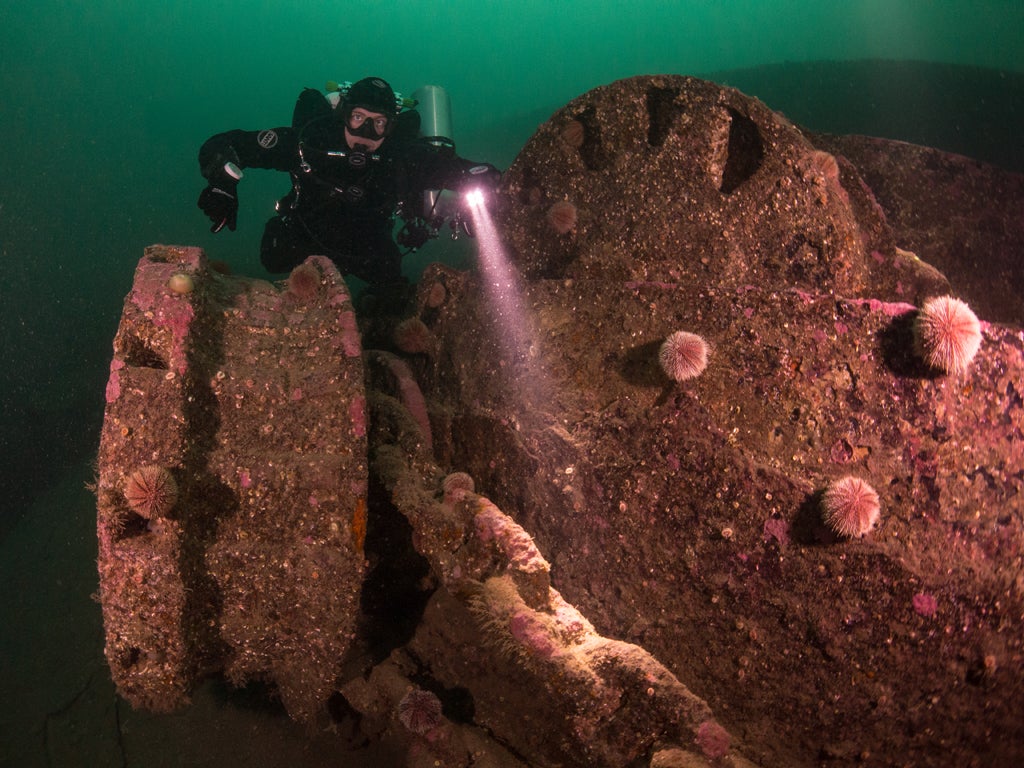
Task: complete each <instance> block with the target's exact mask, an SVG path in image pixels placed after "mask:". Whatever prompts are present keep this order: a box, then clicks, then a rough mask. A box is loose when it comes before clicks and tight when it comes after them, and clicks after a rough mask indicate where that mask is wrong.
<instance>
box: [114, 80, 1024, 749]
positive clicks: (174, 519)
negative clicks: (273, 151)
mask: <svg viewBox="0 0 1024 768" xmlns="http://www.w3.org/2000/svg"><path fill="white" fill-rule="evenodd" d="M823 146H825V144H824V143H822V141H821V140H820V139H819V140H818V143H815V138H814V137H812V136H810V135H808V134H805V133H804V132H802V131H801V130H799V129H798V128H797V127H795V126H793V125H792V124H790V123H789V122H788V121H787V120H786V119H785V118H783V117H782V116H781V115H778V114H777V113H774V112H772V111H771V110H770V109H768V108H767V107H766V106H765V105H763V104H761V103H760V102H758V101H756V100H755V99H751V98H749V97H746V96H744V95H743V94H740V93H738V92H736V91H735V90H732V89H729V88H723V87H720V86H717V85H715V84H713V83H707V82H704V81H700V80H695V79H692V78H684V77H674V76H658V77H643V78H633V79H630V80H625V81H620V82H618V83H614V84H612V85H609V86H606V87H603V88H599V89H596V90H594V91H591V92H589V93H587V94H584V95H582V96H580V97H579V98H577V99H575V100H573V101H572V102H570V103H569V104H567V105H566V106H565V107H564V108H562V109H561V110H559V111H558V112H556V113H555V114H554V115H553V116H552V118H551V119H550V120H549V121H548V122H547V123H545V124H544V125H542V126H541V127H540V128H539V129H538V131H537V133H536V134H535V135H534V137H533V138H532V139H531V140H530V142H529V143H528V144H527V145H526V146H525V147H524V149H523V150H522V152H521V153H520V155H519V157H518V158H517V160H516V161H515V163H514V164H513V165H512V167H511V168H510V169H509V171H508V173H507V174H506V177H505V190H504V191H505V192H506V195H505V200H504V205H503V206H502V207H501V208H500V209H499V210H497V212H496V215H495V219H496V222H497V228H498V230H499V231H500V232H501V235H502V240H503V241H504V244H505V246H506V247H507V248H508V251H509V253H508V256H509V257H510V260H511V262H512V263H514V265H515V267H516V268H517V269H518V271H519V273H520V275H521V277H522V283H521V288H522V291H521V296H519V306H518V307H517V309H520V310H522V316H521V317H519V318H516V319H518V320H521V321H522V323H523V324H524V327H521V328H517V329H514V332H510V331H509V328H508V326H507V323H508V322H509V319H510V316H509V314H508V313H503V309H504V307H501V306H499V304H498V302H497V301H496V300H495V298H494V297H493V296H492V295H491V294H490V293H489V291H490V289H491V288H492V287H493V286H492V285H491V284H490V282H489V281H488V280H487V279H485V278H483V277H481V276H480V274H478V273H477V272H476V271H468V272H464V271H457V270H453V269H450V268H447V267H443V266H440V265H434V266H432V267H429V268H428V269H427V270H426V271H425V273H424V275H423V277H422V279H421V281H420V284H419V286H418V289H417V295H416V297H415V302H414V304H413V306H411V307H410V308H409V313H408V314H409V317H407V318H406V320H405V321H404V322H402V323H399V324H398V327H396V329H395V330H396V335H395V336H394V344H393V347H394V348H393V349H392V348H387V349H373V350H364V349H363V348H362V344H363V339H365V338H371V335H370V334H369V333H367V334H365V335H364V336H363V337H361V336H360V333H359V330H358V328H357V325H356V315H355V313H354V311H353V307H352V303H351V301H350V299H349V295H348V292H347V289H346V287H345V285H344V283H343V281H342V280H341V278H340V277H339V275H338V274H337V272H336V271H335V269H334V267H333V266H332V265H331V263H330V262H329V261H327V260H326V259H322V258H319V257H312V258H311V259H310V260H309V261H307V262H306V263H305V264H303V265H301V266H300V267H299V268H297V269H296V271H295V272H293V274H292V276H291V277H290V278H289V279H288V281H287V282H286V283H285V284H283V285H282V286H276V285H272V284H270V283H266V282H263V281H257V280H250V279H246V278H241V277H231V276H226V275H222V274H219V273H217V272H215V271H213V270H211V269H210V266H209V264H208V263H207V262H206V260H205V257H204V256H203V254H202V253H201V252H200V251H198V250H197V249H192V248H173V247H166V246H154V247H152V248H150V249H147V252H146V254H145V256H144V258H143V259H142V261H141V262H140V264H139V267H138V270H137V272H136V278H135V285H134V287H133V290H132V292H131V294H130V295H129V296H128V298H127V300H126V302H125V310H124V315H123V317H122V323H121V327H120V329H119V330H118V334H117V337H116V339H115V345H114V360H113V362H112V365H111V375H110V382H109V384H108V387H107V412H106V417H105V420H104V427H103V438H102V442H101V450H100V479H99V484H98V497H99V526H98V529H99V539H100V577H101V597H102V601H103V611H104V621H105V627H106V652H107V658H108V661H109V663H110V667H111V671H112V674H113V677H114V681H115V683H116V684H117V687H118V690H119V692H120V693H121V694H122V695H123V696H124V697H125V698H126V699H127V700H128V701H130V702H131V703H132V704H133V705H135V706H138V707H144V708H148V709H155V710H168V709H172V708H175V707H179V706H184V705H185V704H187V702H188V697H189V692H190V690H192V689H193V688H194V686H196V685H197V684H198V683H199V682H200V681H201V680H203V679H204V678H205V677H208V676H212V675H223V676H224V677H226V678H227V679H228V680H229V681H230V682H233V683H236V684H244V683H245V682H247V681H249V680H261V681H266V682H269V683H271V684H272V685H273V687H274V688H275V689H276V690H277V692H278V693H279V695H280V697H281V700H282V701H283V703H284V705H285V707H286V708H287V710H288V712H289V714H290V715H292V716H293V717H294V718H296V719H298V720H300V721H303V722H308V723H316V724H321V721H322V720H323V719H324V718H326V717H328V716H329V715H328V711H329V710H331V703H332V702H336V701H338V700H339V699H340V700H343V701H344V702H345V703H346V704H347V707H348V708H349V709H348V711H350V712H351V710H355V711H356V712H358V713H359V715H360V720H359V723H360V728H361V730H362V732H363V733H364V734H366V735H367V736H370V737H372V738H374V739H380V740H389V739H390V740H392V741H394V742H395V743H398V744H400V745H402V747H404V749H405V751H406V753H407V755H408V762H409V764H410V765H419V764H442V765H445V766H463V765H467V766H468V765H475V766H481V765H493V766H522V765H529V766H576V765H579V766H623V767H624V768H625V767H626V766H629V767H630V768H633V767H634V766H651V767H652V768H654V767H655V766H659V767H661V768H670V767H672V766H703V767H704V768H707V767H708V766H730V765H732V766H748V765H752V764H758V765H763V766H817V765H819V764H821V763H823V762H828V763H829V764H835V765H849V764H872V765H880V766H894V767H895V766H900V765H907V764H915V765H921V766H942V765H947V764H949V762H950V761H959V762H961V763H963V764H967V765H974V764H976V765H982V764H986V763H990V762H992V763H994V762H998V761H999V760H1003V761H1006V762H1012V761H1013V759H1015V758H1018V757H1024V727H1022V726H1021V724H1020V719H1019V712H1018V710H1017V707H1016V706H1015V705H1014V704H1013V702H1016V701H1019V700H1020V697H1021V695H1024V675H1022V674H1021V670H1022V669H1024V649H1022V642H1024V641H1022V635H1024V632H1022V625H1024V572H1022V563H1024V511H1022V498H1024V451H1022V449H1021V445H1024V427H1022V413H1024V405H1022V399H1021V398H1022V391H1021V385H1020V382H1021V380H1022V377H1024V333H1022V331H1021V330H1020V328H1019V327H1015V326H1010V325H999V324H996V323H994V322H986V318H985V314H984V308H983V307H981V308H979V307H975V309H976V310H978V314H979V316H980V317H981V318H982V319H981V320H980V321H978V320H977V318H975V317H974V316H973V314H972V315H970V317H971V318H973V320H972V322H970V323H967V324H966V326H965V327H967V330H966V331H962V332H963V333H969V335H970V339H969V340H968V341H969V342H970V343H969V344H965V345H964V347H963V348H964V349H965V350H966V349H968V347H969V348H970V354H969V355H968V354H967V353H966V352H964V353H963V355H962V357H963V360H961V361H960V362H962V363H963V364H962V365H959V364H958V366H957V368H956V372H955V373H950V372H943V371H940V370H935V369H932V368H930V367H929V366H928V365H927V364H926V363H925V362H923V358H922V350H921V349H920V337H919V334H918V333H917V331H916V330H915V329H916V327H917V323H918V321H919V318H920V315H921V310H919V309H918V308H919V307H923V306H925V305H926V303H928V300H929V299H930V298H932V297H936V296H944V295H947V294H955V293H956V285H957V284H958V280H957V276H956V275H955V271H951V270H950V269H949V268H946V269H944V272H942V273H940V272H939V271H938V270H936V269H934V268H933V267H932V266H930V265H929V264H927V263H925V262H924V261H921V260H920V259H918V258H917V257H916V256H915V255H914V254H913V253H910V252H909V251H907V250H905V245H906V242H907V241H906V239H905V238H906V231H905V230H904V231H901V230H899V229H897V228H894V226H892V225H891V224H890V222H889V221H888V220H887V218H886V214H885V212H884V211H883V206H882V205H881V204H880V203H879V199H880V197H881V196H880V195H879V196H876V194H875V192H874V191H873V189H872V188H871V187H869V186H868V184H867V183H865V182H864V180H863V178H862V177H861V175H860V174H859V173H858V169H857V168H856V167H855V165H854V164H853V163H851V162H850V161H848V160H847V159H845V158H844V157H843V156H842V155H841V154H832V153H831V152H828V151H825V150H824V149H823V148H822V147H823ZM841 146H842V142H836V141H830V142H828V143H827V147H828V148H830V149H831V150H832V151H837V150H836V149H835V148H836V147H841ZM873 151H874V152H876V154H877V153H882V152H883V149H882V148H881V147H876V148H875V149H874V150H873ZM883 165H884V163H882V162H881V161H878V162H876V163H875V166H874V167H875V170H874V171H873V175H874V178H875V181H874V182H873V183H874V184H876V185H877V184H879V183H881V178H882V177H881V176H880V175H879V171H878V168H880V167H881V166H883ZM990 175H991V176H992V177H994V176H995V174H989V173H988V172H987V171H984V170H983V169H976V172H975V174H974V176H973V177H972V179H973V181H972V184H971V187H970V189H971V190H974V191H972V192H970V194H971V195H975V191H977V190H982V189H984V188H985V183H984V179H985V178H988V177H989V176H990ZM1003 182H1005V183H1002V186H1000V187H999V188H1001V189H1024V185H1021V184H1020V183H1019V179H1016V178H1014V179H1010V180H1006V179H1003ZM956 189H957V187H955V186H954V185H951V187H950V196H951V199H953V200H955V201H956V203H957V204H959V205H960V206H961V214H963V215H964V218H963V219H962V220H964V221H967V220H968V219H967V217H966V214H965V213H964V212H970V211H980V210H982V209H983V208H984V207H985V201H984V195H982V194H981V193H980V192H979V193H977V195H975V196H974V197H972V198H970V199H968V197H966V196H963V197H956V195H957V194H960V193H958V192H956ZM961 192H962V190H961ZM962 194H963V195H967V193H966V192H962ZM901 204H902V205H905V206H906V207H907V208H909V207H910V206H911V202H910V201H909V199H901ZM1006 205H1007V206H1008V207H1012V205H1013V203H1012V201H1010V202H1007V203H1006ZM903 213H904V215H902V216H901V218H900V220H901V221H910V220H911V217H909V216H908V215H905V214H906V211H904V212H903ZM912 220H913V222H914V226H915V227H917V230H916V235H915V237H917V239H918V241H919V242H922V243H927V245H928V247H929V248H932V249H935V248H938V247H939V241H940V238H939V237H938V233H940V232H944V231H946V230H945V229H942V228H936V229H935V230H927V231H925V227H927V226H929V225H928V224H927V223H926V222H924V221H923V220H922V219H920V218H914V219H912ZM922 233H924V234H922ZM924 235H929V236H928V237H925V236H924ZM1012 235H1013V233H1012V232H1009V233H1007V232H1004V233H1003V235H1002V236H1004V237H1007V238H1011V237H1012ZM901 245H902V246H903V247H901ZM177 275H180V276H182V277H181V278H176V279H173V280H172V278H175V276H177ZM185 277H187V278H188V279H187V280H186V279H184V278H185ZM947 277H948V279H947ZM975 277H976V276H975ZM976 284H977V280H975V281H974V283H972V285H976ZM976 295H981V294H976ZM1000 307H1001V311H1002V312H1004V313H1005V314H1004V315H1003V316H1007V317H1012V316H1015V315H1014V313H1016V312H1019V307H1018V306H1016V305H1014V304H1013V303H1012V301H1011V299H1005V300H1004V299H1001V300H1000ZM368 319H369V320H370V321H372V318H363V317H361V318H360V321H361V322H362V321H366V320H368ZM375 330H377V331H379V328H375ZM959 332H961V331H958V333H959ZM386 335H387V334H381V333H375V334H373V336H372V337H373V338H385V337H386ZM671 339H676V340H678V339H683V340H684V341H685V342H686V343H685V344H681V345H680V346H678V347H675V348H673V349H670V350H668V352H665V351H664V350H663V346H664V344H665V343H667V342H668V341H669V340H671ZM953 341H957V339H956V338H954V339H953ZM517 344H518V345H519V346H517ZM978 345H980V348H979V347H978ZM673 356H675V357H674V358H673ZM667 358H673V360H674V362H673V366H670V369H663V368H662V367H660V365H659V361H661V362H662V363H663V362H664V361H665V359H667ZM690 358H692V360H691V359H690ZM691 362H692V363H694V364H693V365H690V363H691ZM684 369H685V370H686V375H679V371H680V370H684ZM672 371H674V373H672ZM848 478H852V480H848ZM836 488H840V489H841V488H858V489H861V491H863V493H860V491H859V492H858V493H859V494H860V495H859V496H858V497H857V498H856V499H855V500H853V501H851V502H850V508H849V509H848V510H846V512H843V510H842V509H838V508H837V507H836V505H837V504H839V502H836V501H835V498H836V493H834V492H828V491H826V489H836ZM823 499H826V500H827V504H826V506H827V505H828V504H831V505H832V507H830V509H829V514H823V511H822V504H823ZM857 505H860V507H859V508H858V506H857ZM841 513H842V514H846V513H848V514H849V515H850V516H851V517H849V518H848V519H846V520H845V522H842V523H841V524H839V525H837V526H834V529H830V528H829V527H828V525H827V523H828V521H829V520H831V519H832V517H834V516H836V515H839V514H841ZM396 520H398V521H401V525H404V526H405V529H406V532H405V534H404V536H405V539H404V542H405V543H400V542H399V539H401V538H402V537H401V536H398V535H397V534H396V531H397V530H399V528H400V527H401V525H398V524H396V523H395V521H396ZM388 521H390V522H388ZM381 526H392V528H391V529H390V530H388V532H387V535H381V533H380V528H381ZM837 530H838V531H839V532H840V533H837ZM843 531H845V532H846V534H845V535H843V534H842V532H843ZM851 531H852V532H854V534H853V535H850V532H851ZM859 534H863V535H862V536H861V535H859ZM381 541H386V546H381V543H380V542H381ZM389 547H390V549H389ZM549 557H550V561H549V560H548V558H549ZM412 561H416V565H415V567H412V568H411V569H410V568H407V565H408V564H409V563H410V562H412ZM389 563H390V564H391V566H390V567H391V571H390V573H391V574H392V575H393V576H395V579H396V580H398V581H401V580H402V579H403V578H405V579H407V578H408V573H414V572H415V571H416V568H421V569H422V572H421V573H420V574H419V575H416V574H415V573H414V579H413V580H414V581H415V583H416V585H415V586H414V587H409V589H410V591H415V592H416V595H415V599H407V598H410V595H405V596H404V597H403V599H402V600H401V601H399V602H400V603H401V604H402V605H415V606H416V608H415V610H414V611H413V612H412V614H413V615H412V616H411V618H412V622H411V625H410V626H408V627H407V628H406V630H405V631H403V632H402V633H399V634H400V636H399V637H397V639H396V638H395V633H391V640H390V641H389V643H387V644H385V647H377V648H371V647H370V646H371V645H372V643H373V642H374V640H373V638H371V635H373V633H372V632H370V631H369V630H368V627H370V626H371V625H372V624H373V621H375V620H377V621H379V619H380V616H376V617H374V618H372V619H371V620H368V617H367V612H368V611H370V610H371V608H370V606H371V605H372V604H373V602H374V601H373V599H371V596H370V594H369V593H370V591H372V589H379V588H380V584H379V576H380V573H382V572H388V564H389ZM399 571H401V572H402V574H404V575H401V576H399V575H396V574H398V572H399ZM375 580H376V582H377V583H376V584H375V586H373V587H372V588H370V587H368V585H369V584H371V583H373V582H375ZM361 597H362V599H361ZM405 618H409V617H405ZM378 629H379V627H378ZM378 634H379V633H378ZM377 636H378V635H374V637H377ZM375 651H376V653H375ZM381 651H383V653H382V652H381ZM982 713H984V717H980V715H981V714H982ZM851 724H852V725H851ZM853 725H855V726H856V727H855V728H854V730H853V731H851V730H850V728H851V727H853ZM421 761H426V763H423V762H421ZM972 761H973V762H972Z"/></svg>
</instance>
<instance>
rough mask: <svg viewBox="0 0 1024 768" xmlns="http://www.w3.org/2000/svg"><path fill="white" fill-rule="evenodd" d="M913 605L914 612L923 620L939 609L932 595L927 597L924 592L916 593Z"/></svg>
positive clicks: (937, 602)
mask: <svg viewBox="0 0 1024 768" xmlns="http://www.w3.org/2000/svg"><path fill="white" fill-rule="evenodd" d="M913 605H914V612H915V613H917V614H918V615H920V616H924V617H925V618H930V617H932V616H934V615H935V612H936V611H937V610H938V609H939V601H938V600H936V599H935V596H934V595H929V594H928V593H926V592H918V593H917V594H916V595H914V598H913Z"/></svg>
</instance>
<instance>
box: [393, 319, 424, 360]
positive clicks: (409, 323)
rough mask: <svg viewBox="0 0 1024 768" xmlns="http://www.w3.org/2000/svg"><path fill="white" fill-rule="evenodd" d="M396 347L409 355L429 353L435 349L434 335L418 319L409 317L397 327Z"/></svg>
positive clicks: (395, 332)
mask: <svg viewBox="0 0 1024 768" xmlns="http://www.w3.org/2000/svg"><path fill="white" fill-rule="evenodd" d="M393 337H394V341H395V346H396V347H398V348H399V349H400V350H401V351H402V352H405V353H406V354H408V355H416V354H424V353H429V352H430V351H431V350H432V349H433V348H434V335H433V334H432V333H431V332H430V329H429V328H427V326H426V325H425V324H424V323H423V321H422V320H420V319H419V318H418V317H408V318H406V319H405V320H402V321H401V322H400V323H399V324H398V325H396V326H395V330H394V332H393Z"/></svg>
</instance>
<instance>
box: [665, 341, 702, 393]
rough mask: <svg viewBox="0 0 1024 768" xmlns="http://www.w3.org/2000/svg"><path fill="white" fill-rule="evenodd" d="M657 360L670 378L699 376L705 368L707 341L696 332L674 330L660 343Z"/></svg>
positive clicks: (684, 378) (678, 378)
mask: <svg viewBox="0 0 1024 768" xmlns="http://www.w3.org/2000/svg"><path fill="white" fill-rule="evenodd" d="M658 361H659V362H660V363H661V368H662V370H663V371H665V373H666V374H667V375H668V377H669V378H670V379H672V380H674V381H686V380H687V379H692V378H694V377H695V376H700V374H702V373H703V372H704V369H705V368H707V365H708V343H707V342H706V341H704V339H703V338H702V337H700V336H698V335H697V334H696V333H690V332H689V331H676V332H675V333H672V334H670V335H669V336H668V338H666V339H665V341H664V342H663V343H662V345H661V349H660V350H659V352H658Z"/></svg>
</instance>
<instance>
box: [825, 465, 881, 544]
mask: <svg viewBox="0 0 1024 768" xmlns="http://www.w3.org/2000/svg"><path fill="white" fill-rule="evenodd" d="M821 504H822V512H823V516H824V518H825V522H826V523H827V524H828V526H829V527H830V528H831V529H832V530H833V531H835V532H836V533H838V534H839V535H840V536H863V535H864V534H865V533H868V532H869V531H870V530H871V529H872V528H874V527H875V523H877V522H878V515H879V511H880V507H879V504H878V494H877V493H876V492H875V489H874V488H872V487H871V486H870V485H868V484H867V483H865V482H864V481H863V480H861V479H860V478H859V477H852V476H847V477H844V478H842V479H841V480H836V481H835V482H834V483H832V484H831V485H829V486H828V488H826V489H825V493H824V494H823V495H822V497H821Z"/></svg>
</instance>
